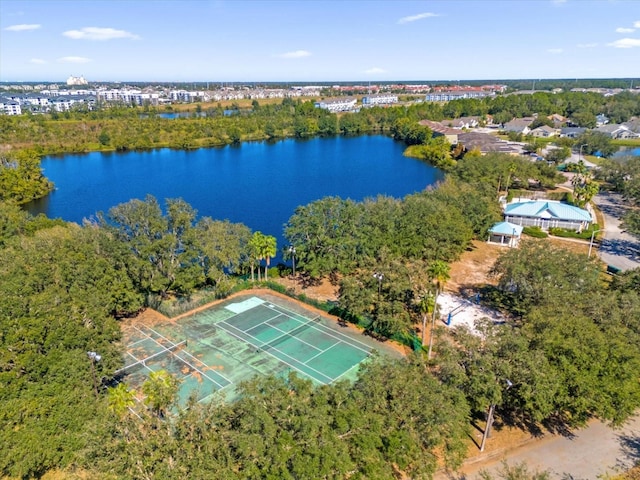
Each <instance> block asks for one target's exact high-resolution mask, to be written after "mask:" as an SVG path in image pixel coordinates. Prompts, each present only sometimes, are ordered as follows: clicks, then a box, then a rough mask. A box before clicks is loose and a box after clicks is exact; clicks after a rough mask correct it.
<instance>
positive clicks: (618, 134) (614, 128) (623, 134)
mask: <svg viewBox="0 0 640 480" xmlns="http://www.w3.org/2000/svg"><path fill="white" fill-rule="evenodd" d="M595 131H596V132H602V133H606V134H607V135H609V136H610V137H611V138H612V139H614V140H621V139H625V138H639V137H640V135H639V134H637V133H634V132H632V131H631V130H629V127H627V126H626V125H619V124H616V123H609V124H607V125H601V126H599V127H596V129H595Z"/></svg>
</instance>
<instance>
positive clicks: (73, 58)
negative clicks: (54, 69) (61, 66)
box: [58, 57, 91, 63]
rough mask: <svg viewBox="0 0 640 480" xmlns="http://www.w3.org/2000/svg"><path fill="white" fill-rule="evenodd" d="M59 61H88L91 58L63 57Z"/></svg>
mask: <svg viewBox="0 0 640 480" xmlns="http://www.w3.org/2000/svg"><path fill="white" fill-rule="evenodd" d="M58 61H59V62H61V63H88V62H90V61H91V59H90V58H87V57H61V58H59V59H58Z"/></svg>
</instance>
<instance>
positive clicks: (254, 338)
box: [220, 320, 333, 385]
mask: <svg viewBox="0 0 640 480" xmlns="http://www.w3.org/2000/svg"><path fill="white" fill-rule="evenodd" d="M223 322H224V320H223ZM220 323H222V322H220ZM225 323H226V322H225ZM227 326H229V327H231V328H233V329H235V330H238V331H239V332H242V333H244V334H245V335H246V332H243V331H242V330H240V329H239V328H236V327H234V326H233V325H231V324H227ZM225 330H226V329H225ZM226 331H227V333H228V334H229V335H233V336H234V337H236V338H238V339H239V340H241V341H243V342H244V343H248V344H249V345H251V346H252V347H254V348H258V349H260V350H262V351H263V352H265V353H266V354H267V355H270V356H272V357H273V358H275V359H276V360H278V361H279V362H282V363H284V364H285V365H288V366H289V367H291V368H293V369H294V370H296V371H298V372H300V373H302V374H304V375H306V376H308V377H309V376H310V375H309V374H308V373H306V372H304V371H303V370H301V369H300V368H298V367H296V366H295V365H292V364H291V363H289V362H287V361H286V360H283V359H281V358H278V357H276V356H275V355H273V354H272V353H270V352H269V350H266V349H263V348H262V346H260V345H254V344H253V343H251V342H248V341H247V340H245V339H244V338H242V337H241V336H240V335H238V334H236V333H234V332H231V331H229V330H226ZM247 336H249V337H251V338H252V339H253V340H258V339H257V338H256V337H254V336H253V335H247ZM261 343H263V342H261ZM272 350H275V351H276V352H278V353H280V354H282V355H284V356H285V357H289V358H290V359H291V360H293V361H295V362H298V363H300V364H301V365H304V366H305V367H306V368H308V369H309V370H313V371H314V372H316V373H318V374H319V375H321V376H323V377H324V378H327V379H329V382H323V381H322V380H320V379H318V378H315V380H317V381H318V382H320V383H322V384H324V385H328V384H329V383H331V382H333V379H332V378H331V377H329V376H328V375H325V374H324V373H322V372H321V371H319V370H316V369H315V368H313V367H310V366H308V365H305V364H304V363H303V362H301V361H300V360H298V359H295V358H293V357H292V356H291V355H288V354H286V353H285V352H283V351H282V350H278V349H277V348H272Z"/></svg>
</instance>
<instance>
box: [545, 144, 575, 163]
mask: <svg viewBox="0 0 640 480" xmlns="http://www.w3.org/2000/svg"><path fill="white" fill-rule="evenodd" d="M570 156H571V149H570V148H568V147H561V148H553V149H549V151H548V152H547V154H546V155H545V158H546V160H547V161H548V162H553V163H554V164H556V165H558V164H560V163H562V162H564V161H565V160H566V159H567V158H569V157H570Z"/></svg>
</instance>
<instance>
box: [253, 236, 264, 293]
mask: <svg viewBox="0 0 640 480" xmlns="http://www.w3.org/2000/svg"><path fill="white" fill-rule="evenodd" d="M262 237H264V235H263V234H262V232H253V235H252V236H251V239H250V240H249V261H250V262H251V281H252V282H253V281H255V279H254V277H253V270H254V268H255V264H256V261H257V262H258V281H260V261H261V260H262V257H261V256H260V250H261V247H260V246H261V245H262V243H263V241H262Z"/></svg>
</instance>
